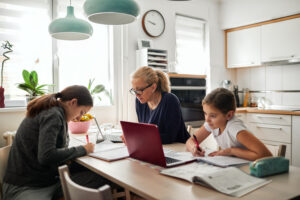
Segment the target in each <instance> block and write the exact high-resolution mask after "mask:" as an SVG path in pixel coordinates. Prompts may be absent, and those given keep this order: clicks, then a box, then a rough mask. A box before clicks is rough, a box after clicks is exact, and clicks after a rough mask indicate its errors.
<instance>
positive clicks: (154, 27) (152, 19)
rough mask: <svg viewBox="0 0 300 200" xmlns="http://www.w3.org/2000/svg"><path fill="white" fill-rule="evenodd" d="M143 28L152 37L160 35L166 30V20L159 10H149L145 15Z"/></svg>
mask: <svg viewBox="0 0 300 200" xmlns="http://www.w3.org/2000/svg"><path fill="white" fill-rule="evenodd" d="M142 24H143V29H144V31H145V33H146V34H147V35H149V36H150V37H158V36H160V35H161V34H162V33H163V32H164V30H165V20H164V17H163V16H162V14H161V13H160V12H158V11H157V10H149V11H148V12H146V13H145V14H144V16H143V20H142Z"/></svg>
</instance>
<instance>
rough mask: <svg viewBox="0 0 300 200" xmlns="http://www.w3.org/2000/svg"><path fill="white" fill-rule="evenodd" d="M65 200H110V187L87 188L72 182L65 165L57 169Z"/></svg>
mask: <svg viewBox="0 0 300 200" xmlns="http://www.w3.org/2000/svg"><path fill="white" fill-rule="evenodd" d="M58 170H59V175H60V181H61V185H62V189H63V193H64V199H65V200H82V199H84V200H112V193H111V189H110V186H108V185H104V186H102V187H100V188H98V189H92V188H87V187H84V186H81V185H78V184H77V183H75V182H73V181H72V180H71V178H70V172H69V169H68V166H67V165H63V166H60V167H59V168H58Z"/></svg>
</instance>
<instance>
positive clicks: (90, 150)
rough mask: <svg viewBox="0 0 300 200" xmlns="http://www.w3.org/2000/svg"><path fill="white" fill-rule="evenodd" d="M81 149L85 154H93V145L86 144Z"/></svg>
mask: <svg viewBox="0 0 300 200" xmlns="http://www.w3.org/2000/svg"><path fill="white" fill-rule="evenodd" d="M83 147H84V148H85V150H86V153H87V154H89V153H93V152H94V148H95V144H93V143H88V144H86V145H84V146H83Z"/></svg>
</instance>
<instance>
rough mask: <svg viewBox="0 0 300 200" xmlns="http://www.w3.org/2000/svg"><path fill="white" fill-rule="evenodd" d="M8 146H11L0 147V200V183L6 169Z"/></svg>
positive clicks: (0, 199)
mask: <svg viewBox="0 0 300 200" xmlns="http://www.w3.org/2000/svg"><path fill="white" fill-rule="evenodd" d="M10 148H11V146H5V147H2V148H0V200H2V183H3V178H4V174H5V171H6V166H7V160H8V155H9V152H10Z"/></svg>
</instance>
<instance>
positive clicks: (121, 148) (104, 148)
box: [88, 140, 129, 161]
mask: <svg viewBox="0 0 300 200" xmlns="http://www.w3.org/2000/svg"><path fill="white" fill-rule="evenodd" d="M88 155H89V156H91V157H94V158H99V159H102V160H105V161H114V160H120V159H122V158H127V157H129V154H128V150H127V147H126V146H125V144H124V143H117V144H116V143H112V142H110V141H108V140H106V141H104V142H101V143H98V144H96V145H95V149H94V153H89V154H88Z"/></svg>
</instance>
